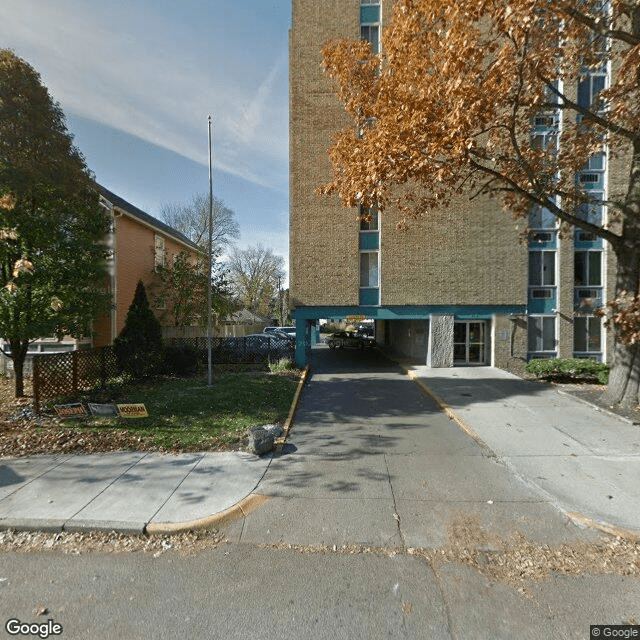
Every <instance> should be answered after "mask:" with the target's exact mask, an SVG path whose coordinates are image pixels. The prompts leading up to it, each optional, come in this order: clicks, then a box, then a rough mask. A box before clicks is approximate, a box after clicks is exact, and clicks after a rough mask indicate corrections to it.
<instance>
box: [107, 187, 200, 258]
mask: <svg viewBox="0 0 640 640" xmlns="http://www.w3.org/2000/svg"><path fill="white" fill-rule="evenodd" d="M96 186H97V187H98V191H99V192H100V194H101V195H102V197H103V198H105V199H106V200H108V201H109V202H110V203H111V204H112V205H113V206H114V207H118V209H122V211H124V212H126V213H127V214H128V215H130V216H132V217H133V218H137V219H138V220H140V221H141V222H143V223H145V224H148V225H149V226H151V227H153V228H154V229H157V230H158V231H162V232H163V233H165V234H167V235H169V236H171V237H172V238H174V239H175V240H178V241H179V242H181V243H182V244H186V245H188V246H189V247H190V248H192V249H194V250H195V251H201V249H200V247H198V245H197V244H196V243H195V242H192V241H191V240H189V238H187V236H185V235H184V233H180V231H177V230H176V229H174V228H173V227H170V226H169V225H168V224H167V223H166V222H162V220H158V218H154V217H153V216H151V215H149V214H148V213H146V212H145V211H142V209H138V207H134V206H133V205H132V204H131V203H130V202H127V201H126V200H125V199H124V198H121V197H120V196H117V195H116V194H115V193H113V192H112V191H109V189H107V188H105V187H103V186H102V185H101V184H98V183H96Z"/></svg>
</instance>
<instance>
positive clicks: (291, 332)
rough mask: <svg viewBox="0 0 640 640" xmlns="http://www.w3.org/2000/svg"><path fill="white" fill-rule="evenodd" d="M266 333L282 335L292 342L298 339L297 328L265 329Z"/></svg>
mask: <svg viewBox="0 0 640 640" xmlns="http://www.w3.org/2000/svg"><path fill="white" fill-rule="evenodd" d="M264 333H282V334H284V335H286V336H287V337H288V338H291V339H292V340H295V339H296V328H295V327H265V328H264Z"/></svg>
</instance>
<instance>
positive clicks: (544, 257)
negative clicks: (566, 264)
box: [529, 251, 556, 287]
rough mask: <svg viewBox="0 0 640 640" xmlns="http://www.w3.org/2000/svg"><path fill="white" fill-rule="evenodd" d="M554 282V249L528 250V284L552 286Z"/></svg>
mask: <svg viewBox="0 0 640 640" xmlns="http://www.w3.org/2000/svg"><path fill="white" fill-rule="evenodd" d="M555 284H556V253H555V251H529V286H532V287H554V286H555Z"/></svg>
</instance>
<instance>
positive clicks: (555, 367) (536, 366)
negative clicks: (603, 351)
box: [525, 358, 609, 384]
mask: <svg viewBox="0 0 640 640" xmlns="http://www.w3.org/2000/svg"><path fill="white" fill-rule="evenodd" d="M525 369H526V371H527V372H528V373H531V374H533V375H535V376H536V377H538V378H543V379H545V380H584V379H588V380H594V381H596V382H598V383H599V384H607V382H608V381H609V365H606V364H603V363H602V362H597V361H596V360H592V359H589V358H544V359H534V360H531V361H529V362H528V363H527V366H526V367H525Z"/></svg>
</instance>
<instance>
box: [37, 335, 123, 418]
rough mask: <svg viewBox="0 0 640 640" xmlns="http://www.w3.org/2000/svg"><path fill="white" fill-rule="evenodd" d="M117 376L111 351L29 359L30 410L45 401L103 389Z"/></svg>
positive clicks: (80, 351)
mask: <svg viewBox="0 0 640 640" xmlns="http://www.w3.org/2000/svg"><path fill="white" fill-rule="evenodd" d="M117 375H118V365H117V362H116V355H115V351H114V348H113V347H112V346H109V347H99V348H97V349H86V350H84V349H83V350H79V351H66V352H64V353H49V354H43V355H34V357H33V396H34V408H35V410H36V411H39V409H40V404H41V402H42V400H44V399H45V398H57V397H60V396H65V395H71V394H75V393H78V392H79V391H85V390H88V389H91V388H93V387H96V386H105V385H106V384H107V382H108V381H109V380H110V379H111V378H115V377H116V376H117Z"/></svg>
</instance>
